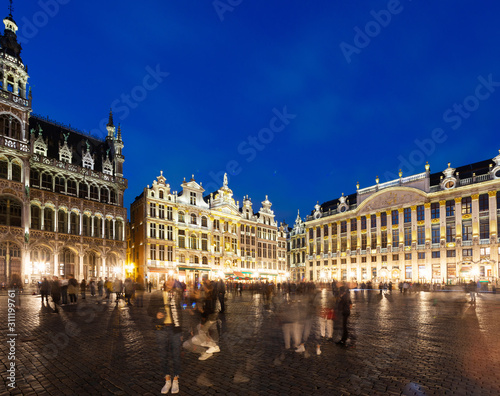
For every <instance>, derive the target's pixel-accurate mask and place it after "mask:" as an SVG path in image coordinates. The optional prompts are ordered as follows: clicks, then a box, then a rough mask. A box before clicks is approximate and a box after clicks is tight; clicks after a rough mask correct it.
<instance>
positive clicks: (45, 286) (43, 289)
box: [40, 278, 50, 305]
mask: <svg viewBox="0 0 500 396" xmlns="http://www.w3.org/2000/svg"><path fill="white" fill-rule="evenodd" d="M40 294H41V295H42V305H43V299H44V298H45V301H46V302H47V305H49V294H50V283H49V281H48V280H47V278H43V281H42V284H41V285H40Z"/></svg>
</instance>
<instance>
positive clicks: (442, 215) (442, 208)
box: [439, 200, 455, 281]
mask: <svg viewBox="0 0 500 396" xmlns="http://www.w3.org/2000/svg"><path fill="white" fill-rule="evenodd" d="M439 228H440V231H441V235H440V240H441V241H443V240H444V241H445V244H444V246H445V248H443V249H441V259H440V260H439V262H440V264H441V281H446V271H447V270H448V268H447V264H448V259H447V256H446V254H447V253H446V248H447V244H446V201H445V200H441V201H439ZM454 248H455V247H454ZM454 260H455V258H454Z"/></svg>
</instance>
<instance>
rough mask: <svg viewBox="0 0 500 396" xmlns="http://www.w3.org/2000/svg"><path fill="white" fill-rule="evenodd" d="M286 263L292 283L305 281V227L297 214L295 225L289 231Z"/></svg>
mask: <svg viewBox="0 0 500 396" xmlns="http://www.w3.org/2000/svg"><path fill="white" fill-rule="evenodd" d="M288 234H289V241H288V258H289V260H288V262H289V266H290V278H291V280H293V281H301V280H302V279H305V275H306V274H305V271H306V254H307V244H306V226H305V223H304V222H303V221H302V219H301V218H300V213H297V218H296V219H295V224H294V225H293V228H292V229H290V230H289V233H288Z"/></svg>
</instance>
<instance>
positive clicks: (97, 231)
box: [94, 216, 102, 238]
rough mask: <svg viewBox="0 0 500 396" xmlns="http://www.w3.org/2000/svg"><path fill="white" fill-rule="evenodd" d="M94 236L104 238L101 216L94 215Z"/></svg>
mask: <svg viewBox="0 0 500 396" xmlns="http://www.w3.org/2000/svg"><path fill="white" fill-rule="evenodd" d="M94 237H95V238H102V219H101V218H100V217H97V216H96V217H94Z"/></svg>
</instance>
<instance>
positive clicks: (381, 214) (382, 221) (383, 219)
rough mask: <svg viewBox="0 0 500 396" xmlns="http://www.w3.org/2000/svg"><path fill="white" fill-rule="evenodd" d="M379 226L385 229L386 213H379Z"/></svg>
mask: <svg viewBox="0 0 500 396" xmlns="http://www.w3.org/2000/svg"><path fill="white" fill-rule="evenodd" d="M380 226H381V227H387V213H386V212H382V213H380Z"/></svg>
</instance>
